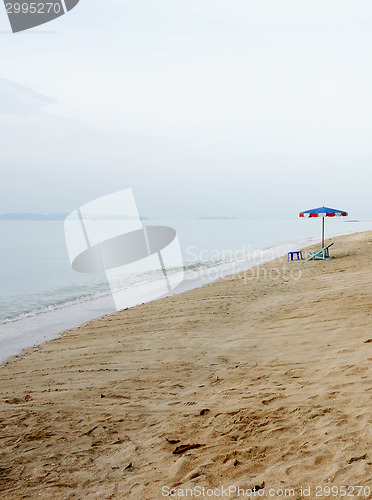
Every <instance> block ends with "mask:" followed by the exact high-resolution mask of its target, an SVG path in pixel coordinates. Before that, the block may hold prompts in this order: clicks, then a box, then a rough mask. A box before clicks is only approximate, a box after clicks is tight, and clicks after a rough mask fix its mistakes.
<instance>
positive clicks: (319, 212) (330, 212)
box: [300, 207, 348, 248]
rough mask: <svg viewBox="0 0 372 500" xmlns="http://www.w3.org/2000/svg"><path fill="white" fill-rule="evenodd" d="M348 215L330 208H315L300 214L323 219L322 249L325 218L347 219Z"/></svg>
mask: <svg viewBox="0 0 372 500" xmlns="http://www.w3.org/2000/svg"><path fill="white" fill-rule="evenodd" d="M347 215H348V214H347V212H344V211H343V210H335V209H334V208H329V207H319V208H313V209H312V210H305V211H304V212H300V217H322V248H324V219H325V217H346V216H347Z"/></svg>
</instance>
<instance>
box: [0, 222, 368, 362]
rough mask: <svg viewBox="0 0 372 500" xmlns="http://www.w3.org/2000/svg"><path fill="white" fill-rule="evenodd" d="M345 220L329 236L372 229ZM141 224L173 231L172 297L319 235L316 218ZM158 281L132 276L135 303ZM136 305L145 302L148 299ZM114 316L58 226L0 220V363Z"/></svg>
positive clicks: (104, 289)
mask: <svg viewBox="0 0 372 500" xmlns="http://www.w3.org/2000/svg"><path fill="white" fill-rule="evenodd" d="M346 221H347V219H344V218H333V219H327V220H326V236H332V235H338V234H347V233H351V232H357V231H364V230H370V229H372V222H371V221H357V222H346ZM143 224H144V225H145V226H146V225H163V226H164V225H165V226H170V227H173V228H174V229H176V231H177V235H178V238H179V241H180V245H181V250H182V255H183V261H184V273H185V274H184V280H183V282H182V284H181V286H179V287H178V288H177V290H176V291H175V293H180V292H182V291H185V290H189V289H191V288H195V287H197V286H202V285H204V284H206V283H209V282H211V281H214V280H215V279H218V278H220V277H222V276H226V275H228V274H232V273H234V272H240V271H242V270H244V269H247V268H249V267H252V266H253V265H256V264H258V263H260V262H264V261H267V260H270V259H272V258H275V257H277V256H279V255H283V254H284V253H286V252H287V251H289V250H291V249H293V250H295V249H296V248H298V247H300V246H302V245H305V244H306V243H307V244H310V243H312V242H314V243H315V242H319V241H320V231H321V221H320V219H319V218H316V219H315V218H314V219H300V218H298V219H290V220H278V219H277V220H253V219H250V220H240V219H230V220H221V219H218V220H169V221H165V220H161V221H155V220H147V221H143ZM158 279H159V276H158V275H157V273H146V274H138V275H133V274H132V275H128V278H127V283H125V286H126V287H127V288H128V289H129V290H130V293H131V294H133V297H135V296H136V295H135V294H136V290H137V289H138V286H139V285H143V284H144V283H146V285H148V287H149V288H150V287H154V286H156V281H157V280H158ZM141 289H142V290H143V286H142V288H141ZM138 302H146V296H141V297H139V298H138ZM133 303H135V300H134V302H133ZM130 305H133V304H130ZM114 310H115V307H114V303H113V300H112V298H111V296H110V288H109V284H108V282H107V279H106V276H105V274H104V273H101V274H83V273H78V272H75V271H74V270H73V269H72V268H71V266H70V262H69V259H68V254H67V250H66V244H65V237H64V226H63V221H0V361H3V360H4V359H6V358H7V357H8V356H10V355H13V354H17V353H18V352H19V351H20V350H21V349H23V348H25V347H28V346H31V345H35V344H38V343H40V342H42V341H43V340H47V339H50V338H53V337H55V336H56V335H58V333H60V332H62V331H63V330H65V329H67V328H72V327H74V326H77V325H79V324H81V323H83V322H85V321H88V320H90V319H93V318H96V317H99V316H102V315H104V314H107V313H110V312H113V311H114Z"/></svg>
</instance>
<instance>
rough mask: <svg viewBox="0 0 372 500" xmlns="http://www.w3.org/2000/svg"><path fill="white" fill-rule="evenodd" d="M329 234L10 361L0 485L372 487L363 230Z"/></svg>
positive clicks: (371, 273)
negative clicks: (296, 256)
mask: <svg viewBox="0 0 372 500" xmlns="http://www.w3.org/2000/svg"><path fill="white" fill-rule="evenodd" d="M329 241H332V242H334V245H333V246H332V247H331V254H332V255H333V257H334V258H333V259H331V260H330V261H326V262H324V261H311V262H305V261H298V262H297V261H294V262H289V263H287V261H286V258H281V259H278V260H276V261H273V262H270V263H267V264H265V265H263V266H260V267H259V268H255V269H253V270H249V271H247V273H246V275H244V274H243V273H241V274H239V275H234V276H230V277H227V278H225V279H222V280H220V281H218V282H216V283H213V284H211V285H208V286H206V287H203V288H201V289H197V290H193V291H190V292H187V293H184V294H182V295H178V296H175V297H170V298H166V299H162V300H160V301H156V302H152V303H149V304H144V305H142V306H138V307H135V308H133V309H130V310H126V311H121V312H119V313H115V314H112V315H109V316H105V317H103V318H100V319H98V320H94V321H92V322H89V323H87V324H84V325H82V326H80V327H78V328H76V329H73V330H70V331H67V332H66V333H65V334H63V336H62V337H61V338H59V339H57V340H54V341H51V342H48V343H45V344H43V345H41V346H39V347H36V348H31V349H28V350H26V351H24V352H23V353H22V354H21V355H20V356H17V357H15V358H12V359H11V360H9V361H8V362H6V363H5V364H4V365H3V366H1V367H0V377H1V401H0V419H1V420H0V429H1V430H0V437H1V451H0V457H1V458H0V492H1V493H0V496H1V498H5V499H18V498H30V499H33V498H45V499H49V498H50V499H52V498H53V499H73V498H81V499H115V498H118V499H121V498H123V499H124V498H129V499H146V500H147V499H148V500H153V499H160V498H167V495H168V494H169V493H172V494H173V497H175V496H176V497H181V496H182V492H185V491H186V488H188V489H189V493H188V498H192V496H191V494H190V492H194V493H195V492H197V491H201V488H203V487H204V488H205V492H207V490H208V489H209V490H208V491H209V493H211V491H212V490H214V494H213V496H211V495H210V494H209V495H208V496H209V498H217V497H218V492H220V493H221V488H222V487H225V488H227V487H229V486H231V489H230V492H231V495H230V496H229V498H257V497H259V495H258V492H261V493H260V496H262V495H263V494H265V497H266V498H284V497H287V498H290V497H291V498H296V499H297V498H301V499H302V498H317V493H322V495H323V497H327V496H331V495H330V494H329V495H327V494H325V493H327V491H328V490H327V489H326V488H327V487H328V488H329V487H336V488H341V487H346V489H347V488H352V487H354V488H355V489H354V490H350V489H349V490H347V491H349V492H350V491H353V494H354V496H355V497H357V498H363V499H364V498H372V480H371V478H372V451H371V450H372V432H371V423H372V417H371V413H372V412H371V407H372V404H371V400H372V307H371V304H372V259H371V254H372V233H359V234H354V235H350V236H344V237H339V238H334V239H332V240H328V242H329ZM183 445H200V446H194V447H192V448H190V449H187V447H186V449H183V448H180V447H181V446H183ZM358 486H363V487H365V488H364V489H363V490H360V489H357V487H358ZM196 487H199V488H200V490H195V488H196ZM238 487H240V488H241V491H242V490H244V491H245V492H247V491H248V490H252V489H256V491H254V492H252V494H251V495H250V496H247V495H245V496H243V495H242V494H240V496H238V492H237V488H238ZM367 487H370V488H371V490H370V491H369V490H368V488H367ZM172 488H173V490H172ZM234 488H236V490H235V492H234ZM290 488H293V490H294V495H292V493H290V494H289V495H287V496H285V495H284V494H283V495H281V496H280V492H281V491H282V490H284V489H290ZM304 488H308V489H304ZM316 488H318V490H317V489H316ZM270 491H271V492H272V493H274V492H275V494H271V496H269V492H270ZM333 491H336V493H337V495H333V497H336V498H342V497H343V496H345V495H342V491H343V490H333ZM308 492H310V495H308V494H307V493H308ZM183 496H186V493H184V494H183ZM195 496H196V495H195ZM208 496H207V493H205V498H208ZM220 496H222V495H220ZM318 496H321V495H318ZM199 498H203V497H202V496H201V495H199ZM226 498H227V497H226Z"/></svg>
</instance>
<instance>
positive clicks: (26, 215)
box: [0, 213, 149, 221]
mask: <svg viewBox="0 0 372 500" xmlns="http://www.w3.org/2000/svg"><path fill="white" fill-rule="evenodd" d="M67 215H68V214H33V213H23V214H3V215H0V220H13V221H15V220H24V221H27V220H29V221H30V220H41V221H49V220H65V218H66V217H67ZM106 217H107V218H108V219H113V220H115V219H135V218H134V217H126V216H124V215H120V216H115V215H111V216H106ZM89 220H94V217H92V218H89ZM140 220H149V218H148V217H144V216H140Z"/></svg>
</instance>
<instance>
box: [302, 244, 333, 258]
mask: <svg viewBox="0 0 372 500" xmlns="http://www.w3.org/2000/svg"><path fill="white" fill-rule="evenodd" d="M332 245H333V243H330V244H329V245H327V246H325V247H324V248H321V249H320V250H316V251H315V252H310V253H308V254H307V255H308V256H309V258H308V259H306V260H312V259H321V260H328V259H331V258H332V257H331V256H330V255H329V247H331V246H332Z"/></svg>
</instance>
